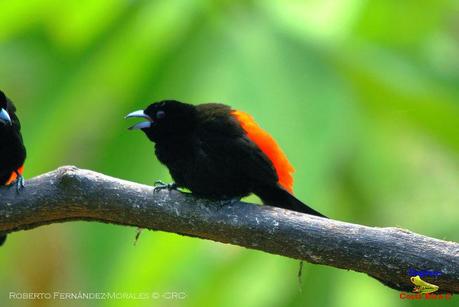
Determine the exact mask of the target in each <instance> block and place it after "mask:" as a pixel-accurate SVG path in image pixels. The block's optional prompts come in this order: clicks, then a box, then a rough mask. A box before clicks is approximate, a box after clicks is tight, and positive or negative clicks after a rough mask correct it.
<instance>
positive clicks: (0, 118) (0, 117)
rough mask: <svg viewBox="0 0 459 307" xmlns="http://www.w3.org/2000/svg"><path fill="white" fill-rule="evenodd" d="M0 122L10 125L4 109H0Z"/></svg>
mask: <svg viewBox="0 0 459 307" xmlns="http://www.w3.org/2000/svg"><path fill="white" fill-rule="evenodd" d="M0 122H1V123H3V124H5V125H9V126H11V125H12V123H11V117H10V115H9V114H8V112H7V111H6V110H5V109H0Z"/></svg>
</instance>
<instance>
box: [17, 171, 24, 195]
mask: <svg viewBox="0 0 459 307" xmlns="http://www.w3.org/2000/svg"><path fill="white" fill-rule="evenodd" d="M24 187H25V181H24V177H23V176H22V175H18V177H17V179H16V192H17V193H19V192H20V191H21V190H22V189H23V188H24Z"/></svg>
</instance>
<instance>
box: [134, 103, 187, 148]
mask: <svg viewBox="0 0 459 307" xmlns="http://www.w3.org/2000/svg"><path fill="white" fill-rule="evenodd" d="M131 117H139V118H143V119H145V121H143V122H140V123H137V124H135V125H134V126H131V127H130V128H129V130H142V131H143V132H145V134H146V135H147V137H148V138H149V139H150V140H151V141H153V142H157V141H160V140H162V139H164V138H170V137H172V136H181V135H186V134H187V132H190V131H191V130H192V129H193V127H194V124H195V120H196V109H195V107H194V106H193V105H191V104H187V103H183V102H179V101H176V100H164V101H159V102H155V103H153V104H151V105H149V106H148V107H147V108H146V109H145V110H139V111H135V112H132V113H129V114H128V115H127V116H126V117H125V118H131Z"/></svg>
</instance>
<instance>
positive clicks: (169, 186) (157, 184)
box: [153, 180, 178, 193]
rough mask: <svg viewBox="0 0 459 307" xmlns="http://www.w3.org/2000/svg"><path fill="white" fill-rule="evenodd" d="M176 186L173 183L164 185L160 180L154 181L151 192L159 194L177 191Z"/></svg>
mask: <svg viewBox="0 0 459 307" xmlns="http://www.w3.org/2000/svg"><path fill="white" fill-rule="evenodd" d="M177 188H178V186H177V184H176V183H175V182H173V183H164V182H162V181H161V180H156V181H155V186H154V188H153V192H155V193H156V192H159V191H161V190H168V191H170V190H177Z"/></svg>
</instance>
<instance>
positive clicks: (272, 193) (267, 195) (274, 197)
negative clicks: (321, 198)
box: [255, 186, 327, 218]
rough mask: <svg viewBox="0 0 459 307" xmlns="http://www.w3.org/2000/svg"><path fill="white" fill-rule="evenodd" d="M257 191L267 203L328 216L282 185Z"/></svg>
mask: <svg viewBox="0 0 459 307" xmlns="http://www.w3.org/2000/svg"><path fill="white" fill-rule="evenodd" d="M261 190H262V191H257V193H255V194H257V195H258V197H260V198H261V200H262V201H263V203H264V204H265V205H269V206H274V207H279V208H284V209H287V210H292V211H296V212H301V213H306V214H310V215H315V216H320V217H324V218H327V217H326V216H325V215H323V214H322V213H320V212H318V211H316V210H314V209H312V208H311V207H309V206H308V205H306V204H305V203H303V202H302V201H300V200H299V199H297V198H296V197H295V196H293V195H292V194H290V193H289V192H288V191H286V190H284V189H283V188H282V187H279V186H278V187H270V188H264V189H261Z"/></svg>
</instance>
